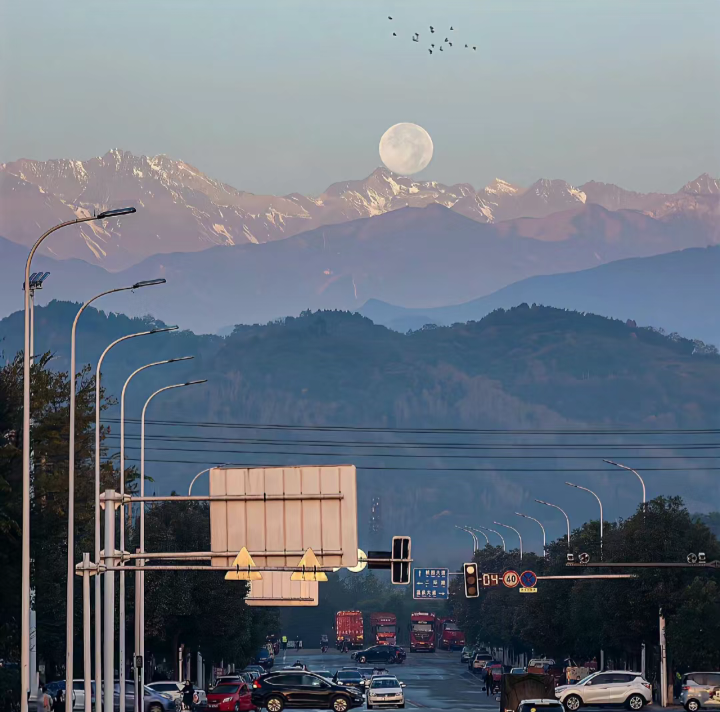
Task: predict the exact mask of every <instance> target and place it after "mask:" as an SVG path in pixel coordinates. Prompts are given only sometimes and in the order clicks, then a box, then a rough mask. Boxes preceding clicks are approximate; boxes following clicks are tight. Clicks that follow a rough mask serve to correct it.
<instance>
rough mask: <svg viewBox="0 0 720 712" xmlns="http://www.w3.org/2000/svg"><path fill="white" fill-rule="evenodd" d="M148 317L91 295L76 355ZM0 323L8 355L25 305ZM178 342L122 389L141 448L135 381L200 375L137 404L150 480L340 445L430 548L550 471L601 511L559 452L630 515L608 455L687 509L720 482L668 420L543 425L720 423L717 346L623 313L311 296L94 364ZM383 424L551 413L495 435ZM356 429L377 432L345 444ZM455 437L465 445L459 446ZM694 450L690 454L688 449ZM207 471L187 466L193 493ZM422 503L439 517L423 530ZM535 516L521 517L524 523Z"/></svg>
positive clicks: (156, 351) (630, 494)
mask: <svg viewBox="0 0 720 712" xmlns="http://www.w3.org/2000/svg"><path fill="white" fill-rule="evenodd" d="M148 291H149V290H148ZM75 311H76V307H75V305H71V304H62V303H55V304H52V305H50V306H49V307H47V308H39V309H38V310H37V314H36V330H37V337H36V338H37V344H38V349H37V350H38V352H42V351H46V350H49V351H51V352H52V353H53V354H54V359H53V361H52V362H51V366H52V367H53V368H56V369H61V370H62V369H66V368H67V365H68V358H69V353H68V340H69V334H70V325H71V322H72V318H73V317H74V314H75ZM147 324H153V325H154V324H156V322H154V321H147V320H134V321H133V320H130V319H128V318H127V317H125V316H123V315H113V316H105V315H104V314H102V313H98V312H97V311H95V310H94V309H92V308H90V309H88V310H87V312H86V313H85V314H84V315H83V320H82V323H81V325H80V329H79V339H80V340H79V343H78V364H79V365H80V364H84V363H96V361H97V358H98V356H99V355H100V352H101V351H102V349H103V348H104V346H105V345H106V344H108V343H110V342H111V341H112V340H114V339H117V338H118V337H120V336H122V335H124V334H129V333H133V332H137V331H141V330H143V328H145V326H146V325H147ZM0 339H2V344H3V352H4V353H3V355H4V356H5V357H6V358H8V357H10V358H11V357H12V355H13V354H14V353H15V352H16V351H17V349H19V348H20V347H21V344H22V314H21V313H15V314H13V315H12V316H11V317H9V318H6V319H4V320H2V321H0ZM186 354H187V355H190V354H194V355H195V356H196V358H195V360H193V361H186V362H181V363H177V364H173V365H171V366H167V367H166V368H165V367H164V368H163V369H149V370H148V371H147V372H145V373H143V374H142V375H140V376H138V379H137V381H136V382H134V385H133V386H132V388H130V389H129V393H128V402H127V415H128V418H129V419H130V422H129V423H128V440H127V446H128V449H127V456H128V458H129V461H130V463H132V464H136V463H137V458H138V447H139V442H138V424H137V418H138V417H139V414H140V410H141V408H142V404H143V402H144V400H145V398H147V395H148V394H149V393H151V392H153V390H155V389H157V388H160V387H162V386H164V385H167V384H168V383H174V382H183V381H185V380H191V379H195V378H207V379H208V382H207V384H205V385H202V386H198V387H194V388H188V389H182V390H180V389H178V390H176V391H172V392H169V393H167V394H164V395H163V396H162V397H160V398H158V399H156V400H155V401H153V406H152V408H151V410H150V411H149V412H148V418H149V421H150V423H149V426H148V443H147V444H148V450H147V468H148V474H149V475H150V476H152V477H153V478H154V483H153V485H152V490H156V491H157V492H158V493H161V492H162V493H168V492H170V491H171V490H172V489H175V490H178V491H184V490H185V488H186V487H187V485H188V483H189V481H190V479H191V478H192V476H193V475H194V474H196V473H197V472H199V471H200V470H201V469H203V468H205V467H208V466H210V465H211V464H213V463H214V462H238V463H239V462H242V463H244V464H258V465H260V464H266V465H270V464H300V463H301V462H302V463H308V464H310V463H312V464H317V463H338V462H339V461H342V462H353V463H355V464H356V465H357V466H358V471H359V475H358V484H359V488H358V489H359V501H360V510H359V511H360V512H361V516H364V514H363V513H364V512H368V511H369V505H370V499H371V497H372V496H373V495H374V494H377V493H378V492H382V496H383V509H384V516H385V517H387V520H386V521H392V522H394V523H395V524H396V525H397V527H398V530H399V531H403V532H407V533H408V534H410V535H412V536H414V537H415V536H417V537H418V541H419V542H420V541H421V542H422V544H423V546H426V547H428V550H430V551H432V552H437V553H439V551H440V548H441V547H442V544H443V541H447V540H449V539H450V538H451V537H454V530H453V528H452V524H453V523H461V522H462V521H463V520H464V522H467V521H469V517H470V516H471V515H472V514H473V513H476V512H477V511H480V510H483V509H484V511H492V512H493V513H494V515H495V516H496V517H497V518H498V519H499V520H500V521H512V519H513V518H514V514H513V513H514V512H515V511H527V512H529V513H530V512H533V511H535V508H536V505H535V504H534V502H533V499H534V498H536V497H542V494H543V493H544V492H547V491H548V490H549V489H552V491H553V492H554V493H555V494H554V496H555V497H557V499H554V500H553V501H555V502H557V503H558V504H559V505H560V506H564V504H565V503H567V504H569V505H571V506H572V508H573V512H575V513H576V514H575V517H577V520H575V519H574V520H573V521H584V520H585V519H588V518H591V517H593V516H596V514H595V511H596V509H595V507H594V502H592V501H591V499H592V498H587V500H586V499H585V498H580V499H578V498H577V497H576V496H575V495H574V494H573V493H571V492H569V491H567V490H568V488H565V487H562V486H558V485H561V484H562V482H563V481H564V480H566V479H569V476H568V474H566V473H564V472H558V471H557V470H567V471H571V472H572V473H573V477H572V479H573V480H574V481H578V482H580V483H584V482H585V481H586V480H585V479H584V478H591V481H592V482H593V489H594V490H596V491H597V492H599V493H600V496H601V497H602V500H603V504H604V506H605V508H606V516H607V518H608V519H609V520H614V519H616V518H617V517H618V516H627V515H628V514H629V513H631V512H633V511H635V508H636V507H637V504H638V501H639V497H640V493H639V487H637V486H636V484H637V483H636V482H635V480H634V478H633V479H632V481H630V480H628V479H627V473H622V472H621V471H618V470H616V469H613V468H609V467H606V466H605V465H604V464H603V463H602V458H603V457H606V458H610V459H613V458H615V459H618V460H620V461H621V462H625V463H627V464H628V465H629V466H631V467H637V468H639V469H641V470H642V471H643V475H644V476H645V481H646V483H647V487H648V497H649V498H651V497H654V496H656V495H657V494H660V493H662V494H666V495H667V494H675V493H677V494H682V496H683V497H684V499H685V501H686V502H687V503H688V506H689V507H690V509H691V511H700V512H707V511H709V510H710V509H713V508H715V505H714V503H715V502H717V499H718V496H720V490H719V489H718V488H719V486H720V485H719V480H718V478H717V474H716V473H715V472H714V471H713V470H711V469H704V468H711V467H714V466H715V465H716V460H715V459H714V457H713V456H714V450H712V449H709V450H706V451H705V450H698V449H697V448H693V449H692V450H691V451H688V450H683V449H682V447H681V446H682V444H683V443H680V441H679V438H678V435H677V434H667V433H666V434H663V433H654V434H653V435H652V436H647V437H645V436H642V435H638V434H637V433H636V432H633V433H630V434H628V435H626V436H623V435H615V436H612V437H611V436H610V435H608V434H606V433H604V432H603V433H600V434H596V435H594V436H593V435H590V436H588V435H577V436H571V435H563V434H560V433H558V432H552V431H561V432H562V433H567V432H568V431H572V430H578V431H582V432H585V433H587V430H588V426H593V427H596V426H597V427H600V428H602V429H605V430H606V431H607V430H612V431H614V432H616V433H617V432H618V431H621V430H622V429H623V428H629V429H631V430H632V431H636V430H638V429H640V430H651V431H652V430H655V429H673V428H688V429H693V428H694V429H705V428H717V427H718V426H719V425H720V415H719V413H720V388H719V387H718V386H720V357H718V356H714V355H703V354H699V353H697V352H696V349H695V345H694V344H693V343H692V342H690V341H687V340H684V339H677V340H676V339H671V338H668V337H665V336H662V335H660V334H657V333H654V332H653V331H651V330H648V329H641V328H635V327H633V326H630V325H626V324H625V323H623V322H620V321H612V320H608V319H604V318H601V317H597V316H592V315H582V314H580V313H577V312H569V311H563V310H558V309H551V308H541V307H536V308H530V307H527V306H525V307H520V308H515V309H512V310H510V311H507V312H504V311H498V312H494V313H493V314H491V315H489V316H487V317H485V319H483V320H482V321H481V322H479V323H473V324H469V325H462V326H455V327H452V328H437V329H434V330H426V331H420V332H416V333H413V334H410V335H403V334H399V333H396V332H393V331H390V330H388V329H386V328H384V327H382V326H377V325H374V324H372V323H371V322H370V321H369V320H368V319H365V318H363V317H361V316H359V315H353V314H347V313H339V312H321V313H315V314H312V315H307V316H303V317H301V318H298V319H287V320H284V321H283V322H279V323H274V324H270V325H267V326H258V327H252V326H249V327H239V328H238V329H236V330H235V332H234V333H233V334H232V335H231V336H229V337H227V338H224V339H222V338H219V337H216V336H197V335H195V334H192V333H189V332H184V333H176V334H156V335H152V336H147V337H143V338H140V339H134V340H133V341H132V342H128V343H127V344H122V345H120V346H118V347H117V348H116V349H115V350H114V351H113V354H112V358H109V359H107V361H106V363H105V366H104V368H103V383H104V385H105V387H106V388H107V390H108V394H109V395H115V396H117V395H118V394H119V392H120V389H121V388H122V384H123V382H124V380H125V379H126V378H127V375H128V374H129V373H131V372H132V370H134V369H135V368H137V367H139V366H140V365H142V364H145V363H148V362H150V361H157V360H160V359H165V358H171V357H173V356H180V355H186ZM116 417H117V406H115V407H113V408H111V410H109V411H108V412H106V413H104V414H103V422H104V424H106V425H109V426H110V436H109V444H110V452H109V453H108V454H109V455H112V454H113V453H115V452H116V451H117V443H118V439H117V427H116V423H117V421H116V420H114V418H116ZM158 421H171V422H172V423H174V424H172V425H171V424H165V425H163V424H161V423H159V422H158ZM183 422H185V423H190V424H193V423H205V424H206V425H205V427H191V425H180V423H183ZM210 423H221V424H222V423H226V424H234V425H235V426H236V427H232V428H223V427H218V426H210V425H209V424H210ZM243 424H245V425H243ZM248 424H253V425H263V424H268V425H272V424H284V425H290V426H315V427H318V428H321V427H323V426H351V427H355V426H357V427H370V428H380V429H382V433H376V432H373V434H371V435H367V434H364V433H360V432H357V431H353V430H352V429H351V430H347V431H343V432H341V433H328V432H326V431H321V430H311V431H309V432H304V431H297V430H284V429H267V430H257V429H253V427H252V425H248ZM392 428H406V429H407V428H411V429H418V428H431V429H432V428H458V429H459V428H464V429H490V430H497V429H520V430H530V431H532V430H544V431H551V432H549V433H546V434H545V435H537V434H531V433H528V434H527V435H523V436H518V437H513V438H509V437H508V436H506V435H503V434H498V433H489V432H484V433H482V434H472V433H469V432H462V433H459V432H455V433H451V434H447V435H442V434H432V435H430V434H422V433H418V432H405V433H393V432H392V430H391V429H392ZM303 439H305V440H306V442H305V443H304V444H303ZM688 439H689V441H690V442H693V443H698V442H705V441H706V440H707V438H705V440H702V439H700V440H698V439H697V438H695V439H693V438H692V437H691V436H688ZM361 441H365V442H370V443H372V444H373V447H372V448H368V447H367V446H361V447H353V446H352V444H353V443H357V442H361ZM458 442H460V443H462V444H464V445H465V446H467V447H466V448H465V449H460V448H459V447H458ZM413 443H421V444H422V445H423V447H421V448H420V447H416V446H413V445H412V444H413ZM678 443H680V444H679V445H678ZM705 444H707V443H706V442H705ZM376 445H382V446H383V447H380V446H378V447H375V446H376ZM428 445H434V446H436V447H432V448H428ZM444 445H447V447H444ZM503 446H504V447H503ZM689 453H691V454H692V456H693V457H692V458H689V457H688V458H685V457H684V456H685V455H687V454H689ZM705 455H707V456H708V457H707V459H702V458H703V456H705ZM168 461H172V463H171V462H168ZM173 463H174V464H173ZM667 468H669V469H667ZM678 468H679V469H680V471H681V473H682V474H681V476H679V473H678ZM479 470H481V471H479ZM575 478H581V479H575ZM205 483H206V481H205V482H202V481H199V482H198V485H199V486H200V490H199V492H200V493H204V492H205V488H206V487H207V485H206V484H205ZM449 483H451V486H449ZM409 484H410V485H411V486H408V485H409ZM152 490H151V491H152ZM525 507H528V508H529V509H525ZM505 516H507V517H508V519H504V517H505ZM544 516H547V521H548V523H549V526H552V527H553V532H556V533H554V534H553V536H557V535H559V534H560V533H561V532H562V531H563V526H564V522H562V523H561V521H560V519H559V518H558V519H554V518H553V515H551V514H549V513H544ZM429 522H433V523H435V522H437V527H432V530H431V528H429V527H428V523H429ZM548 533H549V534H550V531H549V532H548ZM538 534H539V532H536V531H535V530H533V531H532V532H530V531H528V537H529V538H530V537H535V536H537V535H538ZM446 538H447V539H446ZM537 543H538V542H537V541H536V540H534V544H537ZM528 544H529V542H528ZM529 545H530V544H529Z"/></svg>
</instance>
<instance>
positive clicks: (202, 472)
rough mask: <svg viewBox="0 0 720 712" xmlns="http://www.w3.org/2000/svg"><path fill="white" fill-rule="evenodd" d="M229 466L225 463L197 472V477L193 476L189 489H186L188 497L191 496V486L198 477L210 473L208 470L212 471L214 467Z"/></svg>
mask: <svg viewBox="0 0 720 712" xmlns="http://www.w3.org/2000/svg"><path fill="white" fill-rule="evenodd" d="M229 464H230V463H229V462H225V463H223V464H222V465H213V466H212V467H208V468H206V469H204V470H200V472H198V473H197V475H195V477H193V478H192V482H191V483H190V487H188V497H190V496H191V495H192V486H193V485H194V484H195V480H197V478H198V477H200V475H204V474H205V473H206V472H210V470H213V469H215V468H216V467H227V466H228V465H229Z"/></svg>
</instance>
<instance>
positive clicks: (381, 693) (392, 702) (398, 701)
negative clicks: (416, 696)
mask: <svg viewBox="0 0 720 712" xmlns="http://www.w3.org/2000/svg"><path fill="white" fill-rule="evenodd" d="M404 687H405V684H404V683H402V682H400V681H399V680H398V679H397V678H396V677H395V676H394V675H375V676H374V677H373V678H372V680H370V684H369V685H368V688H367V695H366V697H367V708H368V709H369V710H371V709H374V708H376V707H405V692H404V690H403V688H404Z"/></svg>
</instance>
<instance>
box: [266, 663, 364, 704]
mask: <svg viewBox="0 0 720 712" xmlns="http://www.w3.org/2000/svg"><path fill="white" fill-rule="evenodd" d="M356 674H357V675H358V676H359V675H360V673H356ZM364 700H365V698H364V696H363V694H362V692H360V691H359V690H358V689H355V688H353V687H349V686H346V685H341V684H337V683H336V682H333V681H330V680H327V679H325V678H324V677H320V675H314V674H313V673H311V672H303V671H297V672H292V671H286V670H278V671H277V672H274V673H268V674H267V675H263V676H262V677H261V678H259V679H257V680H255V682H253V687H252V702H253V704H254V705H255V706H256V707H265V708H266V709H267V711H268V712H282V710H283V709H285V708H286V707H287V708H289V709H295V708H299V707H311V708H314V709H332V710H333V711H334V712H347V710H349V709H352V708H353V707H361V706H362V704H363V702H364Z"/></svg>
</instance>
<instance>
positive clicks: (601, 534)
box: [565, 482, 603, 561]
mask: <svg viewBox="0 0 720 712" xmlns="http://www.w3.org/2000/svg"><path fill="white" fill-rule="evenodd" d="M565 484H566V485H567V486H568V487H575V489H579V490H583V492H589V493H590V494H591V495H592V496H593V497H595V499H596V500H597V501H598V504H599V505H600V561H602V558H603V506H602V502H601V501H600V497H598V496H597V495H596V494H595V492H593V491H592V490H589V489H588V488H587V487H581V486H580V485H574V484H573V483H572V482H566V483H565Z"/></svg>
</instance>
